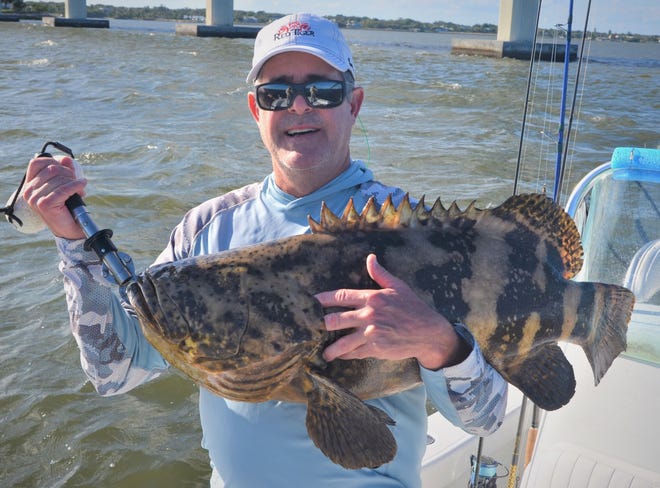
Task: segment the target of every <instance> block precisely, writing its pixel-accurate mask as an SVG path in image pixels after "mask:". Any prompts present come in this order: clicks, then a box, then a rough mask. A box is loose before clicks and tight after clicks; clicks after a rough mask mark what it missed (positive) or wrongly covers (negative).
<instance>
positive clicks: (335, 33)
mask: <svg viewBox="0 0 660 488" xmlns="http://www.w3.org/2000/svg"><path fill="white" fill-rule="evenodd" d="M291 51H297V52H303V53H309V54H313V55H314V56H317V57H319V58H321V59H322V60H323V61H325V62H326V63H328V64H329V65H330V66H332V67H333V68H336V69H338V70H339V71H341V72H342V73H343V72H344V71H350V72H351V74H352V75H353V78H355V67H354V66H353V56H352V55H351V50H350V49H349V47H348V44H346V39H344V36H343V35H342V33H341V31H340V30H339V27H337V24H335V23H334V22H331V21H329V20H328V19H324V18H323V17H318V16H316V15H312V14H292V15H287V16H285V17H282V18H281V19H278V20H275V21H273V22H271V23H270V24H268V25H267V26H265V27H264V28H263V29H261V30H260V31H259V33H258V34H257V38H256V40H255V42H254V56H253V57H252V69H251V70H250V73H249V74H248V76H247V82H248V83H252V82H253V81H254V80H255V79H256V78H257V76H258V75H259V72H260V71H261V68H262V67H263V65H264V64H265V63H266V61H268V60H269V59H270V58H272V57H273V56H275V55H276V54H281V53H286V52H291Z"/></svg>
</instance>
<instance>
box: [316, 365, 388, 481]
mask: <svg viewBox="0 0 660 488" xmlns="http://www.w3.org/2000/svg"><path fill="white" fill-rule="evenodd" d="M310 376H311V379H312V382H313V384H314V386H313V388H312V389H311V390H310V391H309V392H308V395H307V420H306V425H307V432H308V433H309V436H310V438H311V439H312V441H314V444H315V445H316V447H318V448H319V449H320V450H321V451H322V452H323V454H325V455H326V456H327V457H328V458H330V459H331V460H332V461H333V462H335V463H337V464H339V465H341V466H343V467H344V468H347V469H360V468H375V467H377V466H380V465H382V464H385V463H388V462H390V461H391V460H392V459H393V458H394V455H395V454H396V441H395V440H394V436H393V435H392V432H390V429H389V428H388V425H394V421H393V420H392V419H391V418H390V416H389V415H387V414H386V413H385V412H383V411H382V410H380V409H378V408H376V407H373V406H371V405H367V404H366V403H364V402H363V401H362V400H360V399H359V398H358V397H356V396H355V395H353V394H352V393H351V392H349V391H348V390H344V389H343V388H341V387H339V386H338V385H336V384H335V383H333V382H331V381H329V380H328V379H327V378H324V377H322V376H319V375H317V374H314V373H310Z"/></svg>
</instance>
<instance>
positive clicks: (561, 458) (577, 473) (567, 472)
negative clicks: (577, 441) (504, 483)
mask: <svg viewBox="0 0 660 488" xmlns="http://www.w3.org/2000/svg"><path fill="white" fill-rule="evenodd" d="M603 427H605V426H603ZM525 486H528V487H530V488H531V487H534V488H578V487H579V488H658V486H660V478H659V477H658V475H657V473H653V472H651V471H648V470H645V469H643V468H640V467H639V466H635V465H633V464H629V463H626V462H624V461H621V460H618V459H614V458H611V457H609V456H606V455H604V454H601V453H599V452H596V451H592V450H590V449H586V448H584V447H581V446H578V445H574V444H568V443H559V444H556V445H554V446H553V447H552V448H550V449H546V450H545V451H544V453H543V457H542V458H539V459H537V460H535V465H534V470H533V476H530V479H529V480H528V483H527V484H526V485H525Z"/></svg>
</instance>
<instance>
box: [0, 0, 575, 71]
mask: <svg viewBox="0 0 660 488" xmlns="http://www.w3.org/2000/svg"><path fill="white" fill-rule="evenodd" d="M493 1H495V0H493ZM499 2H500V10H499V20H498V28H497V39H496V40H492V39H454V40H453V41H452V53H457V54H475V55H482V56H491V57H500V58H501V57H510V58H518V59H530V57H531V52H532V49H533V46H532V44H533V40H534V33H535V29H536V12H537V9H538V8H539V6H540V2H541V0H499ZM64 9H65V10H64V17H44V18H43V23H44V24H47V25H52V26H55V27H59V26H66V27H102V28H103V27H105V28H107V27H109V21H108V20H106V19H89V18H87V4H86V0H65V2H64ZM0 17H2V16H0ZM5 17H7V16H5ZM0 20H3V19H1V18H0ZM4 20H10V19H8V18H7V19H4ZM258 31H259V28H258V27H251V26H236V25H234V0H206V21H205V23H204V24H192V23H188V24H186V23H183V24H177V25H176V33H177V34H180V35H192V36H198V37H244V38H254V37H256V35H257V32H258ZM572 48H575V49H571V51H570V57H571V59H575V58H576V57H577V46H572ZM564 52H565V46H563V45H555V44H544V45H539V46H537V53H539V54H540V58H541V59H544V60H550V61H563V60H564Z"/></svg>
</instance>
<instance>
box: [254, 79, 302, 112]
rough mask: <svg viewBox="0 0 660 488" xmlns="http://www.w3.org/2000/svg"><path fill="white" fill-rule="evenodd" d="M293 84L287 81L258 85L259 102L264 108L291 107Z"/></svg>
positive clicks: (282, 108) (281, 108)
mask: <svg viewBox="0 0 660 488" xmlns="http://www.w3.org/2000/svg"><path fill="white" fill-rule="evenodd" d="M291 89H292V88H291V86H290V85H287V84H286V83H267V84H265V85H259V86H258V87H257V102H258V104H259V107H261V108H262V109H264V110H284V109H287V108H289V106H290V105H291V102H292V101H293V97H291V100H289V94H290V93H291Z"/></svg>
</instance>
